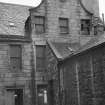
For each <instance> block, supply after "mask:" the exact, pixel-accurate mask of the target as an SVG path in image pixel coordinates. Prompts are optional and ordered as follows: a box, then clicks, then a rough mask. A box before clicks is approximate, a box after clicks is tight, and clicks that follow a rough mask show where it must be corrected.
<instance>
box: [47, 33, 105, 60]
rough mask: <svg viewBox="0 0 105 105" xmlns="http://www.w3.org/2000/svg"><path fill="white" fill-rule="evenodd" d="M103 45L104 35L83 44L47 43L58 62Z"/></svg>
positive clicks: (104, 41)
mask: <svg viewBox="0 0 105 105" xmlns="http://www.w3.org/2000/svg"><path fill="white" fill-rule="evenodd" d="M104 43H105V33H104V34H103V35H100V36H96V37H91V38H90V40H88V41H87V42H86V43H85V44H81V43H80V42H79V43H78V42H75V43H68V42H67V43H66V42H54V41H48V44H49V46H50V48H51V49H52V51H53V53H54V54H55V56H56V57H57V59H58V60H60V61H63V60H66V59H68V58H70V57H72V56H75V55H77V54H81V53H83V52H85V51H87V50H90V49H91V48H94V47H97V46H99V45H101V44H104Z"/></svg>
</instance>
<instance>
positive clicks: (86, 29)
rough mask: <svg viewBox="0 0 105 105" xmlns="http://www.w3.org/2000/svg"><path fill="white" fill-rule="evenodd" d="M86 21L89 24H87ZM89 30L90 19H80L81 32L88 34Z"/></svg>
mask: <svg viewBox="0 0 105 105" xmlns="http://www.w3.org/2000/svg"><path fill="white" fill-rule="evenodd" d="M87 23H88V24H89V25H87ZM90 32H91V20H90V19H81V34H82V35H84V34H85V35H90Z"/></svg>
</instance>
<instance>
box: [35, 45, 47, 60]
mask: <svg viewBox="0 0 105 105" xmlns="http://www.w3.org/2000/svg"><path fill="white" fill-rule="evenodd" d="M36 56H37V57H42V58H43V57H45V46H36Z"/></svg>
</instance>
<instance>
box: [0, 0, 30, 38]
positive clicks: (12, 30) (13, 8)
mask: <svg viewBox="0 0 105 105" xmlns="http://www.w3.org/2000/svg"><path fill="white" fill-rule="evenodd" d="M29 8H31V7H30V6H23V5H15V4H8V3H2V2H0V35H1V34H2V35H22V36H24V25H25V21H26V19H27V17H28V16H29Z"/></svg>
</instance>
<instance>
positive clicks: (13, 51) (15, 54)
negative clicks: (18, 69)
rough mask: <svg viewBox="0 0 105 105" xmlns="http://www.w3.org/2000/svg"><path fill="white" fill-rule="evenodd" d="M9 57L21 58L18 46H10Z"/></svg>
mask: <svg viewBox="0 0 105 105" xmlns="http://www.w3.org/2000/svg"><path fill="white" fill-rule="evenodd" d="M10 57H21V46H20V45H10Z"/></svg>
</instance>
